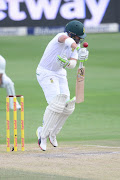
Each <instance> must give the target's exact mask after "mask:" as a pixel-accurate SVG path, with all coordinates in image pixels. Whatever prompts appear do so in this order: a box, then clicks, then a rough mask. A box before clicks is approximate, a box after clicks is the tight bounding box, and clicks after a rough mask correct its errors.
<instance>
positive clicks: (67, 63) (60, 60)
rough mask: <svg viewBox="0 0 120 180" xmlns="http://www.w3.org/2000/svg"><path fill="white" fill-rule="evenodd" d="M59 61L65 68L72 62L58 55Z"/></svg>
mask: <svg viewBox="0 0 120 180" xmlns="http://www.w3.org/2000/svg"><path fill="white" fill-rule="evenodd" d="M57 61H58V63H59V65H60V66H61V67H63V68H66V67H67V66H69V64H70V63H69V60H68V59H67V58H66V57H64V58H62V57H60V56H59V55H58V56H57Z"/></svg>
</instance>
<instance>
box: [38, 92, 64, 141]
mask: <svg viewBox="0 0 120 180" xmlns="http://www.w3.org/2000/svg"><path fill="white" fill-rule="evenodd" d="M66 99H67V95H65V94H59V95H57V96H56V97H55V98H54V99H53V101H52V102H51V103H50V104H49V105H48V106H47V108H46V110H45V113H44V117H43V130H42V133H41V138H46V137H47V136H49V134H50V132H52V130H53V127H54V125H55V124H56V122H57V121H58V118H59V116H60V114H61V113H62V112H63V110H64V108H65V104H66Z"/></svg>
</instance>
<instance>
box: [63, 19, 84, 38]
mask: <svg viewBox="0 0 120 180" xmlns="http://www.w3.org/2000/svg"><path fill="white" fill-rule="evenodd" d="M65 31H66V32H67V33H72V34H73V35H75V36H78V37H80V38H82V39H84V38H85V37H86V33H85V28H84V26H83V24H82V23H81V22H80V21H77V20H73V21H70V22H69V23H68V24H66V26H65Z"/></svg>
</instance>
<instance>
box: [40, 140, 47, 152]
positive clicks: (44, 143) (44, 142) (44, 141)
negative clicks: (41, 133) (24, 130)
mask: <svg viewBox="0 0 120 180" xmlns="http://www.w3.org/2000/svg"><path fill="white" fill-rule="evenodd" d="M46 146H47V138H41V143H40V149H41V150H42V151H46Z"/></svg>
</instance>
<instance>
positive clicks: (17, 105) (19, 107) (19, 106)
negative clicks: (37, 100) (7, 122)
mask: <svg viewBox="0 0 120 180" xmlns="http://www.w3.org/2000/svg"><path fill="white" fill-rule="evenodd" d="M16 107H17V110H21V105H20V104H19V103H18V102H16ZM10 109H12V110H13V104H11V103H10Z"/></svg>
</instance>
